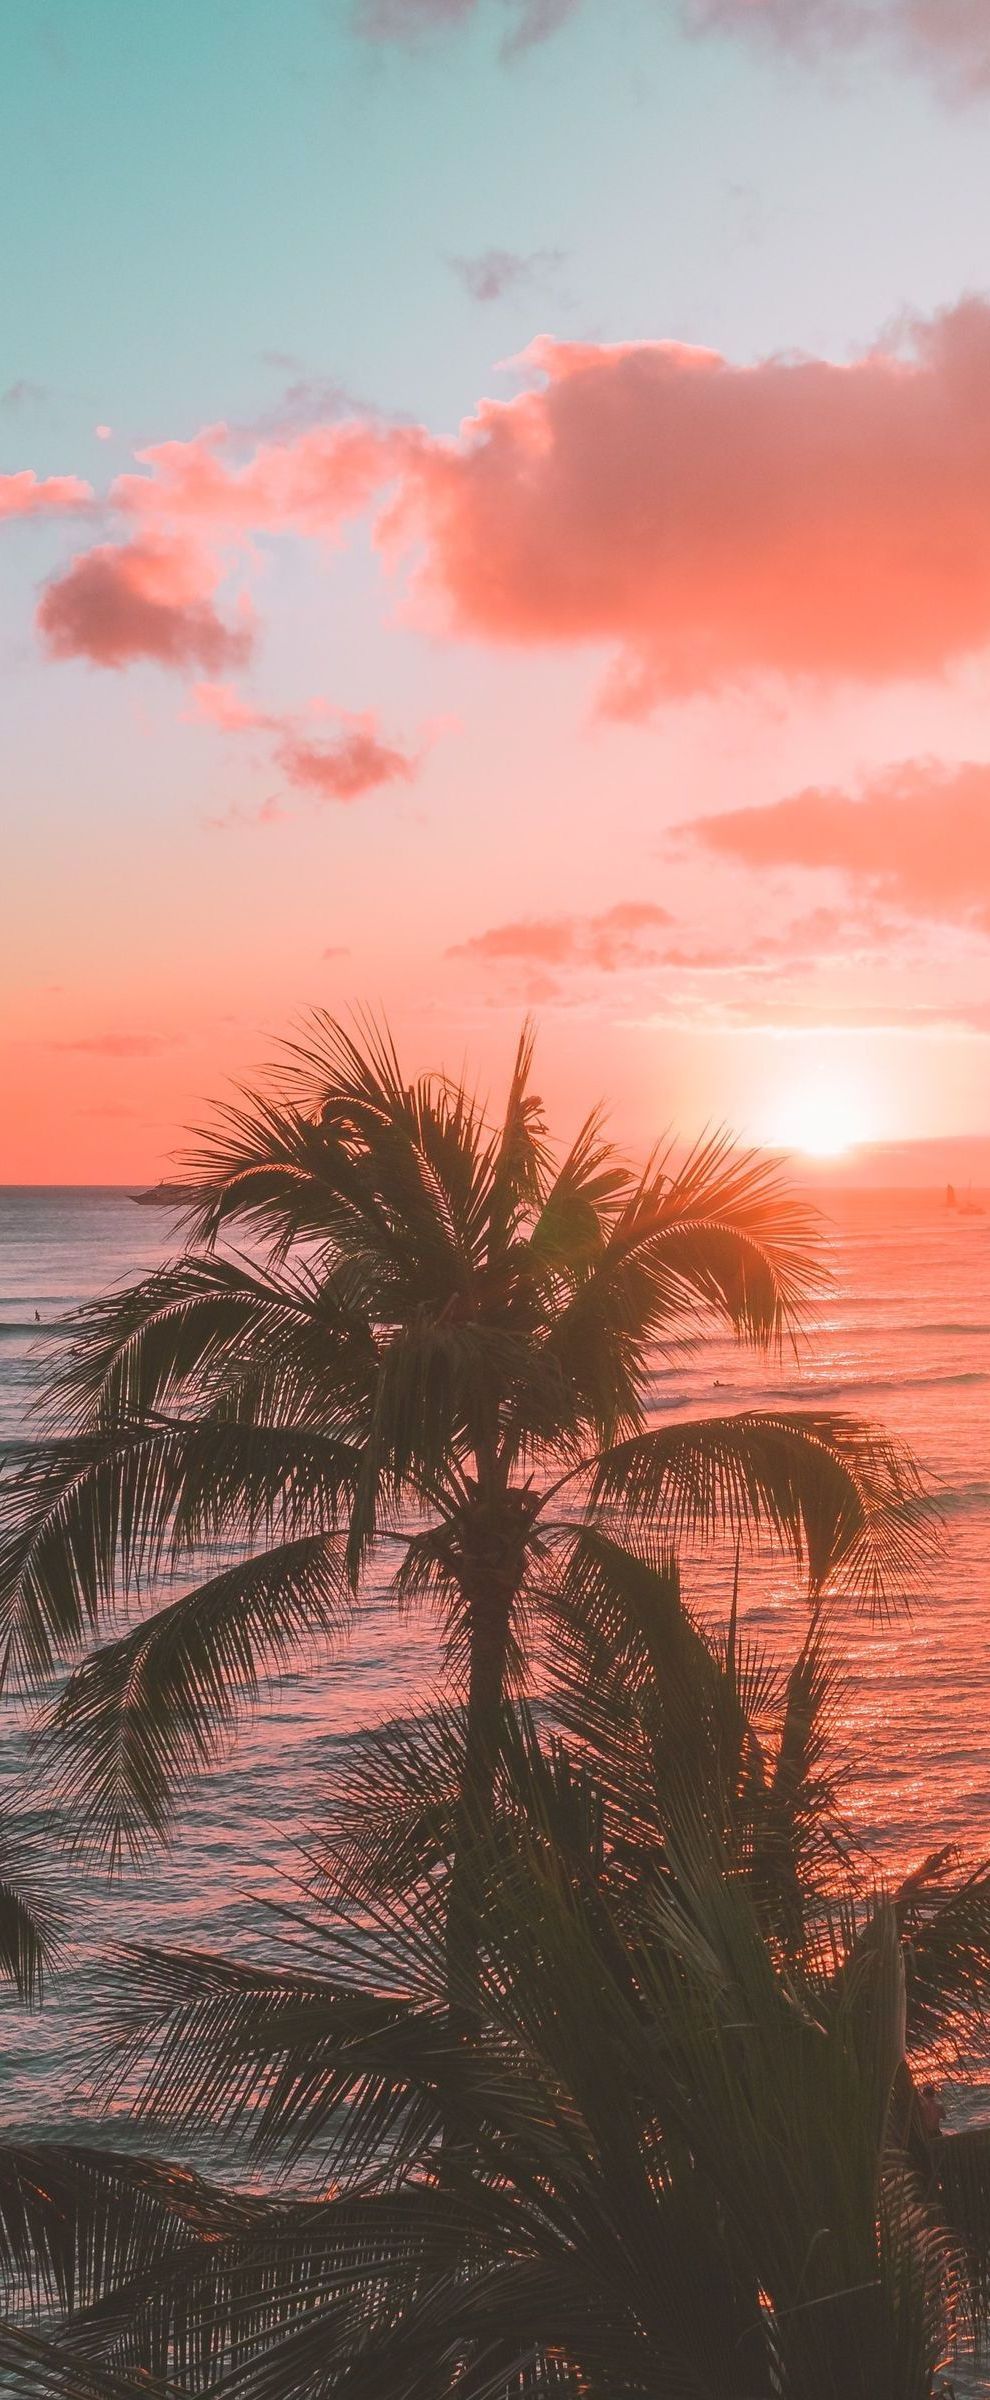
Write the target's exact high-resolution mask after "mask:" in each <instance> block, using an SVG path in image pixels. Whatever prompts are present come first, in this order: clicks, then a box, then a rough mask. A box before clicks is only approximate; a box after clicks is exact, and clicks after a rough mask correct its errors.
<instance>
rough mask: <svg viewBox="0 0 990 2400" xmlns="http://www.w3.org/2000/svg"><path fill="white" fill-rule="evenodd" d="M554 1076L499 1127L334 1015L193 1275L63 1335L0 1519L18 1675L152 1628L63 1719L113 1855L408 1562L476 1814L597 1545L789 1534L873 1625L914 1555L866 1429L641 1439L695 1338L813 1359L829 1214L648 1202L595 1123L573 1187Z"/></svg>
mask: <svg viewBox="0 0 990 2400" xmlns="http://www.w3.org/2000/svg"><path fill="white" fill-rule="evenodd" d="M531 1068H532V1044H531V1040H530V1037H529V1034H528V1033H525V1034H524V1036H523V1039H522V1041H521V1042H520V1046H519V1051H518V1056H517V1059H516V1064H515V1070H514V1073H513V1076H512V1081H511V1086H510V1090H509V1094H508V1100H507V1104H506V1107H505V1111H504V1115H503V1117H502V1120H501V1122H500V1123H499V1124H497V1125H495V1126H493V1125H492V1123H491V1121H490V1118H489V1116H488V1113H487V1112H486V1110H485V1108H484V1107H483V1106H482V1105H481V1104H480V1103H479V1101H478V1100H477V1099H475V1098H473V1097H472V1096H471V1095H470V1093H469V1092H468V1091H467V1090H466V1089H465V1088H464V1087H463V1086H462V1085H458V1084H454V1083H451V1082H450V1081H449V1080H448V1079H447V1078H445V1077H432V1078H426V1079H423V1080H420V1081H418V1082H412V1083H411V1082H408V1081H407V1080H406V1079H405V1077H404V1076H403V1073H402V1071H401V1069H400V1065H399V1062H398V1058H397V1056H396V1052H395V1049H394V1046H393V1044H392V1041H391V1038H390V1036H389V1035H388V1033H387V1031H384V1030H380V1029H376V1028H375V1027H374V1026H370V1027H361V1028H359V1029H358V1031H357V1032H350V1031H348V1030H346V1029H345V1028H343V1027H342V1026H340V1025H339V1024H336V1023H334V1022H331V1021H330V1020H329V1019H326V1018H323V1017H319V1018H317V1019H315V1020H314V1022H313V1024H312V1026H311V1028H310V1029H309V1032H308V1034H307V1038H306V1040H305V1042H304V1043H303V1044H301V1045H294V1046H292V1047H291V1048H290V1049H289V1050H288V1051H287V1052H286V1054H285V1057H284V1060H283V1064H282V1067H281V1069H280V1071H279V1072H278V1074H277V1075H276V1077H275V1078H274V1079H273V1081H272V1082H271V1083H270V1085H269V1086H268V1087H267V1088H266V1089H265V1090H264V1091H263V1092H262V1093H261V1094H260V1095H255V1096H246V1097H245V1098H243V1100H242V1101H240V1102H239V1103H238V1104H237V1105H236V1106H235V1107H233V1108H231V1109H228V1110H227V1111H226V1112H225V1113H223V1114H222V1115H221V1116H220V1117H219V1119H218V1121H217V1123H216V1126H215V1128H214V1130H213V1132H212V1133H211V1134H210V1136H209V1138H208V1139H207V1141H206V1143H205V1146H204V1147H203V1148H202V1149H201V1150H200V1152H199V1153H198V1154H197V1156H196V1157H195V1159H194V1160H193V1162H192V1164H191V1167H190V1168H189V1170H188V1172H187V1176H186V1180H185V1182H184V1184H183V1185H182V1186H181V1187H176V1192H177V1194H178V1197H179V1198H180V1199H181V1202H182V1204H183V1206H184V1210H185V1233H186V1247H185V1248H184V1249H183V1250H182V1251H181V1253H180V1254H179V1255H177V1256H176V1257H175V1258H174V1259H173V1261H172V1262H171V1263H170V1264H168V1265H166V1266H164V1267H163V1268H162V1269H161V1270H160V1271H159V1272H157V1273H154V1274H152V1275H151V1276H149V1277H148V1278H146V1279H145V1280H143V1281H140V1282H138V1283H136V1284H134V1285H132V1286H131V1287H130V1288H127V1289H124V1290H120V1291H117V1292H115V1293H114V1294H112V1295H111V1296H110V1297H108V1298H105V1299H101V1300H98V1301H96V1302H95V1303H93V1304H91V1305H88V1306H86V1307H85V1308H83V1309H82V1310H81V1312H79V1314H78V1315H77V1316H76V1318H75V1319H74V1321H72V1323H71V1324H70V1328H69V1333H70V1339H69V1340H68V1341H67V1342H66V1343H65V1344H64V1345H63V1358H62V1364H61V1366H60V1370H59V1372H58V1374H57V1376H56V1378H55V1380H54V1383H53V1386H52V1388H51V1391H50V1394H49V1398H48V1408H49V1420H48V1421H49V1424H50V1426H51V1427H52V1431H51V1432H50V1435H49V1436H48V1438H46V1439H45V1440H44V1441H42V1442H40V1443H39V1444H38V1445H37V1446H35V1447H34V1448H33V1449H32V1450H31V1451H30V1452H29V1453H28V1455H27V1458H26V1461H25V1462H24V1463H23V1464H22V1465H21V1466H20V1468H19V1469H18V1471H17V1472H16V1473H15V1474H13V1475H11V1476H10V1477H8V1479H7V1481H6V1482H5V1484H4V1485H3V1487H2V1490H0V1674H2V1676H4V1677H7V1678H13V1677H20V1678H21V1679H27V1680H28V1681H29V1682H30V1681H37V1679H38V1678H39V1677H43V1676H45V1675H46V1674H47V1673H48V1672H49V1671H50V1670H51V1668H52V1666H53V1664H54V1663H55V1662H56V1661H57V1660H58V1659H59V1658H60V1657H61V1656H62V1655H63V1654H64V1653H65V1651H66V1650H67V1649H70V1650H71V1648H72V1647H73V1646H76V1647H78V1646H80V1645H84V1644H85V1643H86V1642H87V1641H89V1640H90V1639H91V1638H92V1637H93V1635H94V1634H99V1633H100V1632H101V1631H102V1630H103V1629H104V1628H106V1629H108V1630H110V1629H111V1628H110V1626H109V1624H108V1620H111V1619H112V1615H113V1612H114V1610H115V1609H116V1608H117V1607H119V1606H120V1604H121V1603H122V1602H127V1603H130V1602H132V1601H133V1599H134V1597H135V1596H137V1597H138V1598H139V1599H140V1600H141V1602H142V1607H143V1608H144V1613H142V1614H141V1615H140V1616H139V1618H138V1619H137V1621H136V1622H134V1623H132V1624H131V1625H130V1626H129V1628H128V1629H127V1630H125V1631H124V1632H120V1631H119V1629H118V1630H114V1631H113V1638H111V1639H110V1640H109V1641H107V1640H103V1641H102V1643H101V1645H100V1646H98V1647H96V1648H95V1649H93V1650H92V1652H91V1654H90V1655H88V1656H87V1657H85V1658H84V1660H83V1662H82V1664H81V1665H80V1666H78V1667H77V1669H76V1671H75V1672H74V1673H73V1675H72V1676H71V1678H70V1680H69V1681H68V1683H67V1685H66V1687H65V1689H64V1691H63V1693H62V1696H61V1698H60V1700H59V1702H58V1705H57V1708H56V1710H55V1713H54V1720H53V1723H54V1729H55V1733H56V1735H57V1740H58V1755H59V1760H60V1770H59V1771H60V1777H61V1784H62V1789H63V1793H64V1796H65V1797H66V1798H67V1799H68V1800H69V1801H70V1802H71V1807H72V1815H73V1821H74V1824H75V1826H76V1828H77V1831H78V1833H79V1836H80V1838H81V1839H86V1840H93V1841H94V1842H95V1843H96V1844H98V1845H100V1846H103V1847H105V1848H106V1849H107V1850H108V1851H109V1853H110V1854H111V1856H112V1857H115V1856H116V1855H117V1854H118V1853H119V1852H120V1850H121V1849H122V1847H125V1846H128V1845H131V1846H133V1845H139V1844H141V1843H142V1842H145V1841H147V1840H148V1839H149V1838H151V1839H159V1840H164V1839H165V1838H167V1836H168V1833H169V1831H170V1827H171V1824H172V1820H173V1817H174V1812H175V1808H176V1805H177V1801H178V1799H179V1797H180V1796H181V1794H182V1793H183V1791H184V1789H185V1788H186V1786H187V1785H188V1783H189V1781H190V1779H191V1778H192V1777H193V1776H194V1775H195V1774H196V1772H197V1771H199V1770H200V1769H201V1768H203V1767H204V1766H205V1765H207V1764H208V1763H210V1762H211V1761H212V1760H213V1759H214V1758H216V1757H217V1756H218V1755H220V1754H222V1753H223V1751H224V1749H225V1747H226V1745H227V1744H228V1743H229V1741H230V1739H231V1737H232V1735H233V1733H234V1731H235V1730H236V1727H237V1724H238V1722H239V1720H240V1717H241V1715H242V1713H243V1711H244V1710H245V1708H249V1707H250V1705H251V1702H252V1700H253V1699H254V1697H255V1696H256V1693H257V1690H258V1687H259V1684H260V1683H261V1681H262V1680H263V1679H269V1678H273V1677H274V1678H276V1679H277V1677H278V1676H279V1674H280V1673H282V1672H284V1671H286V1670H287V1669H288V1668H289V1667H290V1666H291V1665H293V1664H295V1663H296V1662H297V1661H298V1659H299V1656H300V1654H308V1655H312V1654H313V1652H314V1650H315V1651H316V1652H317V1653H318V1654H321V1655H323V1656H330V1655H333V1654H334V1653H335V1652H336V1650H337V1648H338V1646H339V1644H340V1643H341V1641H342V1639H343V1637H344V1635H345V1633H346V1630H347V1626H348V1622H349V1619H350V1617H351V1614H352V1611H353V1607H354V1605H355V1601H356V1599H357V1598H358V1597H359V1595H360V1592H361V1588H362V1581H363V1578H364V1576H365V1574H366V1572H367V1570H368V1569H369V1567H374V1569H375V1571H376V1572H378V1573H380V1571H381V1565H382V1561H383V1560H386V1559H387V1560H388V1562H389V1566H390V1570H391V1590H392V1593H393V1594H394V1597H395V1599H396V1601H398V1602H400V1603H402V1602H409V1601H410V1600H420V1601H421V1600H423V1599H427V1600H430V1601H432V1602H433V1603H434V1604H435V1605H436V1607H437V1609H438V1611H439V1614H440V1618H441V1621H442V1624H443V1628H444V1632H445V1637H446V1641H447V1656H448V1662H449V1665H450V1669H451V1673H452V1677H453V1679H454V1685H455V1688H458V1689H459V1692H460V1696H461V1697H462V1698H463V1700H464V1703H465V1716H464V1723H465V1766H464V1796H465V1804H466V1803H467V1799H468V1797H470V1803H471V1808H472V1811H474V1812H475V1813H476V1812H477V1810H478V1808H479V1806H480V1807H481V1810H482V1813H484V1799H485V1793H486V1791H490V1789H491V1786H492V1782H493V1778H494V1775H495V1771H496V1764H497V1755H498V1747H499V1739H500V1734H499V1726H500V1720H501V1710H502V1703H503V1699H504V1696H505V1694H506V1691H507V1689H509V1688H510V1687H511V1685H512V1682H513V1678H514V1677H516V1676H517V1675H518V1672H519V1670H520V1669H521V1667H522V1666H523V1665H524V1663H525V1659H526V1655H527V1645H528V1643H529V1641H530V1639H531V1635H532V1628H533V1627H534V1625H538V1623H539V1620H540V1614H541V1608H542V1604H543V1600H544V1598H545V1596H546V1595H547V1594H548V1593H549V1592H550V1591H551V1590H552V1589H554V1588H556V1587H557V1586H558V1585H559V1582H560V1579H561V1577H562V1576H568V1577H569V1580H570V1585H571V1587H572V1588H573V1585H574V1581H575V1577H576V1576H579V1571H580V1553H579V1550H578V1549H577V1548H576V1544H577V1543H578V1538H579V1531H580V1524H581V1521H582V1519H584V1520H585V1521H587V1519H588V1517H589V1515H590V1516H591V1517H593V1518H594V1519H595V1521H596V1522H598V1523H600V1524H603V1525H607V1526H608V1528H609V1530H610V1532H611V1533H612V1535H613V1536H614V1537H615V1538H618V1539H621V1538H622V1534H623V1530H624V1529H625V1531H626V1532H627V1533H631V1532H632V1531H633V1529H635V1527H636V1526H637V1525H641V1524H643V1523H644V1522H645V1523H647V1524H649V1525H652V1526H654V1527H660V1528H662V1532H663V1538H664V1540H665V1542H666V1543H667V1544H668V1545H669V1546H671V1547H672V1548H675V1549H676V1548H677V1547H678V1546H679V1545H681V1544H683V1543H684V1542H686V1541H696V1540H698V1539H701V1538H704V1537H707V1536H710V1535H713V1534H715V1533H719V1532H724V1531H726V1530H728V1531H734V1532H737V1533H740V1534H745V1535H746V1536H747V1537H752V1538H758V1539H763V1538H768V1539H770V1540H773V1541H775V1542H777V1543H782V1544H784V1545H785V1546H786V1547H787V1548H788V1549H789V1550H790V1551H791V1553H792V1554H793V1555H794V1556H795V1558H797V1559H798V1560H800V1561H801V1562H802V1563H803V1564H804V1566H805V1567H806V1569H807V1573H808V1577H809V1581H810V1584H811V1587H812V1588H813V1590H815V1591H821V1590H822V1589H823V1588H824V1587H825V1586H826V1585H827V1584H829V1583H834V1582H835V1581H836V1580H840V1581H842V1582H844V1583H846V1584H848V1585H850V1586H852V1587H855V1588H856V1590H857V1591H858V1592H859V1593H860V1594H861V1595H862V1596H863V1597H865V1599H866V1600H867V1601H869V1602H870V1603H871V1604H873V1605H876V1604H877V1603H880V1604H882V1603H883V1602H884V1601H885V1599H886V1598H887V1597H889V1595H890V1594H891V1592H892V1591H893V1590H895V1589H896V1587H897V1585H898V1584H899V1582H900V1581H901V1580H902V1578H903V1577H904V1576H906V1575H909V1574H910V1573H911V1572H912V1571H913V1570H915V1569H916V1568H917V1565H918V1562H919V1559H920V1558H921V1557H922V1556H923V1555H924V1553H925V1550H926V1548H927V1545H928V1542H929V1539H930V1531H931V1518H930V1512H929V1510H928V1506H927V1502H926V1498H925V1494H924V1492H923V1489H922V1484H921V1479H920V1477H919V1474H918V1471H917V1469H916V1468H915V1466H914V1465H913V1462H912V1461H911V1460H910V1458H909V1457H907V1456H906V1455H905V1454H904V1453H903V1452H902V1451H901V1450H900V1449H899V1448H898V1447H897V1445H896V1444H894V1443H893V1442H891V1441H889V1440H887V1439H885V1438H883V1437H881V1436H879V1435H877V1434H876V1433H875V1432H873V1431H871V1430H870V1429H868V1428H867V1427H864V1426H863V1425H862V1424H860V1423H858V1422H855V1421H853V1420H851V1419H850V1418H848V1417H845V1416H836V1415H826V1414H817V1415H815V1414H811V1413H808V1412H804V1413H793V1414H786V1413H780V1412H778V1411H772V1412H770V1413H767V1412H761V1411H755V1410H746V1411H744V1412H741V1413H737V1414H734V1415H729V1416H725V1415H722V1416H718V1417H713V1418H705V1419H701V1420H697V1419H695V1420H693V1421H691V1422H667V1423H663V1424H660V1425H657V1424H656V1423H655V1422H653V1421H652V1420H651V1413H650V1378H651V1372H652V1371H653V1370H654V1369H655V1366H656V1363H657V1359H658V1356H660V1357H662V1356H663V1355H664V1352H665V1351H666V1352H667V1353H668V1354H669V1353H670V1352H671V1350H672V1349H673V1348H674V1346H675V1345H678V1344H680V1343H682V1342H683V1340H684V1338H685V1337H686V1336H690V1335H692V1334H694V1333H696V1332H697V1331H698V1330H699V1329H703V1328H705V1327H708V1326H711V1325H712V1324H715V1325H722V1326H723V1327H726V1328H729V1329H731V1331H732V1333H733V1334H735V1335H736V1336H738V1337H739V1338H740V1339H741V1340H742V1341H745V1342H748V1343H752V1344H756V1345H760V1346H764V1347H766V1346H773V1345H777V1344H779V1343H780V1342H781V1341H782V1340H783V1339H784V1338H785V1337H789V1336H790V1335H791V1334H792V1333H793V1332H794V1330H795V1328H796V1327H797V1326H798V1325H799V1324H800V1321H801V1317H802V1312H803V1310H804V1307H805V1304H806V1303H807V1301H808V1300H809V1298H810V1296H811V1295H812V1293H813V1292H814V1290H815V1288H816V1287H817V1286H818V1285H819V1283H820V1280H821V1269H820V1250H819V1243H818V1237H817V1234H816V1231H815V1225H814V1220H813V1218H812V1217H811V1215H810V1213H809V1212H808V1211H807V1210H806V1209H805V1208H803V1207H802V1206H801V1205H800V1204H799V1203H798V1202H796V1201H795V1200H794V1199H793V1198H791V1197H789V1196H788V1195H787V1193H786V1192H785V1190H784V1189H783V1187H782V1185H781V1183H780V1181H779V1178H778V1175H777V1172H776V1171H775V1169H774V1167H773V1166H772V1165H768V1164H767V1163H766V1161H764V1160H762V1159H761V1158H759V1157H757V1156H754V1155H752V1154H742V1153H739V1152H737V1151H735V1150H734V1149H733V1148H732V1147H731V1146H730V1145H729V1143H728V1142H727V1141H726V1139H724V1138H723V1137H721V1136H716V1137H714V1138H708V1139H706V1140H704V1141H703V1142H702V1143H701V1144H700V1145H699V1146H698V1147H696V1148H695V1149H694V1150H693V1151H691V1152H690V1154H689V1155H688V1156H687V1157H686V1158H685V1159H684V1160H683V1161H682V1162H681V1163H679V1164H678V1163H675V1159H674V1156H673V1154H672V1153H664V1154H662V1155H657V1156H655V1157H654V1158H652V1159H651V1160H650V1162H649V1163H648V1164H647V1165H646V1167H645V1168H643V1169H642V1171H637V1170H636V1169H635V1168H633V1167H632V1166H631V1165H630V1164H629V1163H628V1162H627V1161H626V1159H625V1158H623V1157H622V1156H621V1155H620V1154H619V1153H618V1152H617V1151H616V1149H615V1148H614V1147H613V1146H612V1145H611V1144H610V1143H608V1142H607V1141H606V1140H605V1138H604V1136H603V1133H602V1129H601V1122H600V1119H599V1117H598V1116H597V1115H593V1116H591V1117H590V1118H589V1119H588V1121H587V1122H586V1124H585V1125H584V1126H583V1128H582V1130H581V1131H580V1133H579V1134H578V1136H577V1139H576V1140H575V1142H574V1143H573V1145H572V1146H571V1148H570V1149H569V1151H567V1153H566V1155H564V1156H563V1157H562V1158H561V1157H558V1156H557V1155H556V1154H555V1153H554V1152H553V1150H552V1148H551V1145H550V1142H549V1139H548V1135H547V1130H546V1126H545V1122H544V1116H543V1110H542V1106H541V1103H540V1101H539V1100H538V1099H537V1098H536V1096H535V1095H534V1093H533V1090H532V1088H531ZM183 1566H184V1567H185V1569H186V1571H187V1573H188V1576H189V1588H188V1589H186V1590H185V1591H184V1592H183V1593H182V1596H181V1597H180V1598H178V1599H169V1600H168V1602H167V1604H166V1605H159V1606H157V1607H155V1608H153V1609H152V1611H151V1613H147V1610H146V1605H145V1604H146V1601H147V1596H148V1594H149V1591H150V1592H151V1593H152V1594H153V1593H154V1587H155V1584H156V1579H157V1580H158V1586H159V1591H160V1586H161V1578H162V1576H163V1573H164V1572H165V1571H166V1570H168V1571H169V1573H171V1574H174V1573H175V1572H176V1571H177V1570H181V1569H182V1568H183ZM451 1906H452V1909H454V1907H455V1902H454V1898H453V1896H452V1902H451Z"/></svg>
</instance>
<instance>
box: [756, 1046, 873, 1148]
mask: <svg viewBox="0 0 990 2400" xmlns="http://www.w3.org/2000/svg"><path fill="white" fill-rule="evenodd" d="M770 1138H771V1140H772V1142H773V1143H774V1145H775V1146H776V1147H778V1148H781V1149H784V1150H797V1151H800V1152H802V1153H803V1154H804V1156H805V1157H806V1158H841V1157H843V1156H844V1154H845V1152H846V1151H847V1150H854V1149H855V1148H856V1146H857V1144H858V1143H859V1142H862V1141H864V1140H865V1139H867V1138H868V1129H867V1103H866V1095H865V1093H863V1092H861V1091H857V1089H856V1086H855V1084H854V1083H853V1082H852V1080H851V1079H849V1078H847V1077H845V1076H843V1075H841V1074H839V1073H833V1072H832V1071H826V1070H823V1069H822V1070H819V1071H817V1072H816V1071H815V1069H814V1068H812V1069H810V1070H809V1072H808V1074H807V1075H806V1076H805V1077H804V1078H803V1079H802V1081H801V1082H800V1083H799V1084H795V1085H793V1086H792V1087H791V1088H790V1089H789V1090H787V1091H782V1092H781V1093H780V1096H779V1099H778V1102H777V1105H776V1107H775V1108H774V1110H773V1121H772V1126H771V1134H770Z"/></svg>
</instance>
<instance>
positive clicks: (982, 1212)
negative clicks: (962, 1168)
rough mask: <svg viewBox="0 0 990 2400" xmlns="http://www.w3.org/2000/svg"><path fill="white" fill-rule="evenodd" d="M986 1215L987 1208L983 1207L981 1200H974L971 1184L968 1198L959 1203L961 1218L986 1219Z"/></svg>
mask: <svg viewBox="0 0 990 2400" xmlns="http://www.w3.org/2000/svg"><path fill="white" fill-rule="evenodd" d="M986 1213H987V1212H986V1209H985V1208H983V1207H982V1206H981V1204H980V1202H979V1200H974V1198H973V1186H972V1184H970V1187H969V1190H968V1192H967V1194H966V1198H965V1200H960V1202H959V1214H960V1216H961V1217H985V1216H986Z"/></svg>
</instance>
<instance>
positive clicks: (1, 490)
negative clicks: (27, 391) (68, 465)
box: [0, 387, 93, 518]
mask: <svg viewBox="0 0 990 2400" xmlns="http://www.w3.org/2000/svg"><path fill="white" fill-rule="evenodd" d="M12 388H13V387H12ZM92 498H93V486H92V484H91V483H83V482H81V480H80V478H79V476H78V475H47V476H45V477H43V478H41V477H39V476H37V475H36V474H35V472H34V468H33V467H22V468H21V470H20V472H19V473H18V474H16V475H0V518H4V517H62V516H67V515H71V514H73V512H74V511H75V510H77V509H80V508H88V507H89V506H90V503H91V501H92Z"/></svg>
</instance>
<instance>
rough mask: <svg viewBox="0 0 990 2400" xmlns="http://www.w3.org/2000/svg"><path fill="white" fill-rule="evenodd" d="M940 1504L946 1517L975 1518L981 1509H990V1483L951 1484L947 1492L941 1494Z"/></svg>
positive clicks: (939, 1497)
mask: <svg viewBox="0 0 990 2400" xmlns="http://www.w3.org/2000/svg"><path fill="white" fill-rule="evenodd" d="M938 1504H939V1507H940V1509H941V1510H942V1512H943V1515H945V1516H950V1517H965V1516H969V1515H973V1516H975V1515H976V1514H977V1512H978V1511H979V1510H980V1509H983V1508H990V1483H980V1482H976V1481H974V1482H972V1483H955V1484H950V1486H949V1488H948V1490H947V1491H944V1492H940V1493H939V1496H938Z"/></svg>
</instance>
